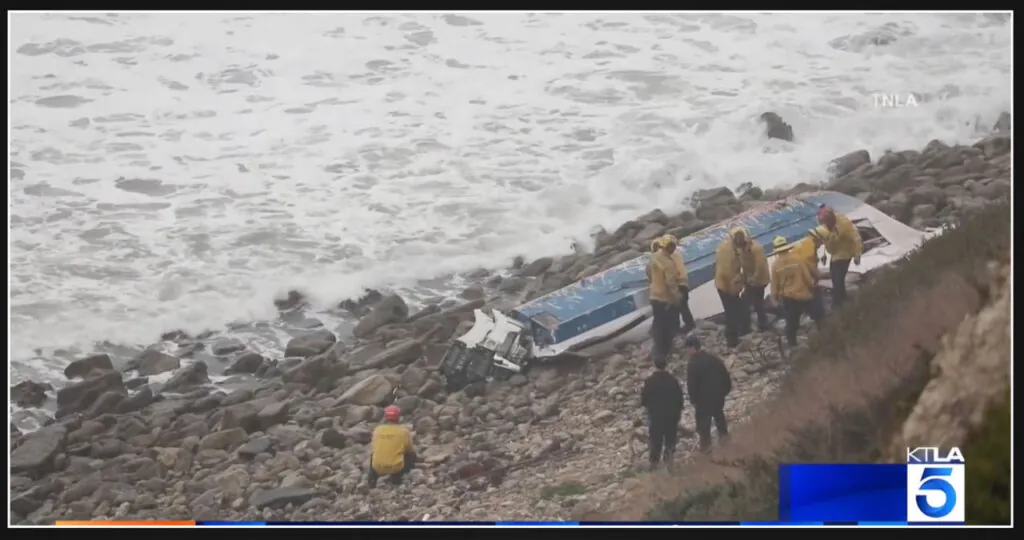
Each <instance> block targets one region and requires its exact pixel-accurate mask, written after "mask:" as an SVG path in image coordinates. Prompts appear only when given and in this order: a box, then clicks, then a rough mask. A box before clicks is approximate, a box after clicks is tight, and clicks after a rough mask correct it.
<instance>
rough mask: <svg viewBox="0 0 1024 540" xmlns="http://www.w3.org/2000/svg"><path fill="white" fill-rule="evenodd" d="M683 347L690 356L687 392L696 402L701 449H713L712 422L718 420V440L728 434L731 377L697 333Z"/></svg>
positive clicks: (692, 403) (723, 440)
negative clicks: (727, 420)
mask: <svg viewBox="0 0 1024 540" xmlns="http://www.w3.org/2000/svg"><path fill="white" fill-rule="evenodd" d="M683 349H684V350H685V351H686V354H687V356H689V358H690V359H689V361H688V363H687V365H686V392H687V393H688V394H689V395H690V405H693V414H694V420H695V421H696V423H697V435H698V437H700V450H701V452H707V451H708V450H710V449H711V422H712V421H713V422H714V423H715V431H716V432H717V433H718V442H719V444H722V443H725V441H726V440H728V438H729V424H728V422H726V420H725V397H726V396H727V395H729V392H730V391H732V377H730V376H729V370H728V369H726V367H725V363H723V362H722V359H720V358H718V357H717V356H714V355H712V354H710V353H707V352H704V351H702V350H701V348H700V340H699V339H698V338H697V336H687V338H686V340H685V341H684V342H683Z"/></svg>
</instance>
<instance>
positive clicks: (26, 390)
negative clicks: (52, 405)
mask: <svg viewBox="0 0 1024 540" xmlns="http://www.w3.org/2000/svg"><path fill="white" fill-rule="evenodd" d="M51 390H53V387H52V386H50V385H48V384H44V383H37V382H35V381H22V382H20V383H18V384H16V385H14V386H13V387H11V401H13V402H14V403H16V404H17V405H18V406H19V407H41V406H42V405H43V403H45V402H46V393H47V392H49V391H51Z"/></svg>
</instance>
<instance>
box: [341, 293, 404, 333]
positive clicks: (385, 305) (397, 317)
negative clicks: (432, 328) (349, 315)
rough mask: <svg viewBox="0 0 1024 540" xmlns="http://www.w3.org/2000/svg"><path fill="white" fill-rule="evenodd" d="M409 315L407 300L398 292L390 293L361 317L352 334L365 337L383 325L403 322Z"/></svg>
mask: <svg viewBox="0 0 1024 540" xmlns="http://www.w3.org/2000/svg"><path fill="white" fill-rule="evenodd" d="M408 317H409V306H407V305H406V304H405V300H403V299H402V297H401V296H398V295H397V294H389V295H388V296H386V297H384V298H383V299H382V300H381V301H380V302H379V303H377V305H375V306H373V309H372V310H370V313H368V314H367V315H366V316H365V317H363V318H361V319H359V322H358V323H356V326H355V328H353V329H352V335H354V336H355V337H358V338H365V337H367V336H369V335H370V334H372V333H374V332H375V331H376V330H377V329H378V328H380V327H381V326H384V325H386V324H393V323H399V322H403V321H405V319H406V318H408Z"/></svg>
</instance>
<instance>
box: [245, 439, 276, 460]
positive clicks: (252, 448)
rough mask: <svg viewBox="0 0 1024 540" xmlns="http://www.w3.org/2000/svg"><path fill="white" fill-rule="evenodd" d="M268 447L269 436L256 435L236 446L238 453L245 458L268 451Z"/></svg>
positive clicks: (251, 457) (269, 445)
mask: <svg viewBox="0 0 1024 540" xmlns="http://www.w3.org/2000/svg"><path fill="white" fill-rule="evenodd" d="M270 447H271V440H270V437H257V438H255V439H253V440H251V441H249V442H247V443H245V444H243V445H242V446H240V447H239V448H238V455H239V456H241V457H243V458H245V459H253V458H255V457H256V456H258V455H260V454H262V453H264V452H269V451H270Z"/></svg>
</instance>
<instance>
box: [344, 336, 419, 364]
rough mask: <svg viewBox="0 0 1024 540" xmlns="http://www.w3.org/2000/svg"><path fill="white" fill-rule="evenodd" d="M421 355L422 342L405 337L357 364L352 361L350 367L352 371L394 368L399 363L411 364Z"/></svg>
mask: <svg viewBox="0 0 1024 540" xmlns="http://www.w3.org/2000/svg"><path fill="white" fill-rule="evenodd" d="M422 355H423V344H422V343H420V342H419V341H418V340H415V339H405V340H402V341H399V342H398V343H395V344H393V345H391V346H390V347H388V348H387V349H385V350H383V351H381V352H379V353H377V354H375V355H373V356H371V357H369V358H367V359H365V360H363V361H362V362H360V363H359V364H355V363H353V364H352V365H351V366H350V367H351V369H352V371H362V370H366V369H383V368H394V367H398V366H400V365H406V364H411V363H413V362H415V361H416V360H417V359H419V357H420V356H422Z"/></svg>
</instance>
